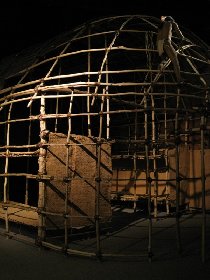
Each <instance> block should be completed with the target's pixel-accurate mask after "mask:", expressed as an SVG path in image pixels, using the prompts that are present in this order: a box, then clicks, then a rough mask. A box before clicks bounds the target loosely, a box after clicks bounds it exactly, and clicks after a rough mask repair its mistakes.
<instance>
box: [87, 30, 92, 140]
mask: <svg viewBox="0 0 210 280" xmlns="http://www.w3.org/2000/svg"><path fill="white" fill-rule="evenodd" d="M88 35H89V36H88V50H90V48H91V42H90V27H89V29H88ZM90 62H91V56H90V52H88V88H87V93H88V96H87V112H88V136H89V137H91V134H92V133H91V122H90V114H89V113H90V96H89V95H90V85H89V83H90V74H89V73H90Z"/></svg>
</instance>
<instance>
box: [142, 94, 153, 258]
mask: <svg viewBox="0 0 210 280" xmlns="http://www.w3.org/2000/svg"><path fill="white" fill-rule="evenodd" d="M144 136H145V157H146V189H147V196H148V204H147V208H148V222H149V224H148V227H149V228H148V258H149V261H151V260H152V215H151V182H152V181H151V177H150V168H149V135H148V113H147V95H146V94H145V96H144Z"/></svg>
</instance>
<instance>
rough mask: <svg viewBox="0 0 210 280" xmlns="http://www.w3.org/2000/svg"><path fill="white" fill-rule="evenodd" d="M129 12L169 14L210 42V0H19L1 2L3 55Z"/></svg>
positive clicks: (0, 43)
mask: <svg viewBox="0 0 210 280" xmlns="http://www.w3.org/2000/svg"><path fill="white" fill-rule="evenodd" d="M128 14H138V15H148V16H155V17H158V18H159V17H160V15H170V16H172V17H173V18H174V19H175V20H176V22H177V23H178V24H179V26H180V27H182V26H184V27H186V28H188V29H190V30H191V31H192V32H193V33H195V34H196V35H197V36H199V37H200V38H201V39H203V40H204V41H205V42H206V43H207V44H208V45H210V0H200V1H192V0H191V1H188V0H182V1H175V0H173V1H171V0H153V1H152V0H121V1H119V0H106V1H103V0H97V1H96V0H57V1H56V0H36V1H35V0H28V1H27V0H16V1H8V2H4V1H2V2H1V4H0V39H1V40H0V58H2V57H4V56H7V55H9V54H11V53H16V52H18V51H20V50H23V49H24V48H26V47H28V46H31V45H33V44H36V43H38V42H42V41H45V40H46V39H49V38H51V37H53V36H56V35H57V34H59V33H62V32H65V31H67V30H71V29H73V28H74V27H76V26H77V25H80V24H82V23H84V22H86V21H90V20H94V19H98V18H101V17H106V16H115V15H116V16H117V15H128Z"/></svg>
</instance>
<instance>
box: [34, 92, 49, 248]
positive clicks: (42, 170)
mask: <svg viewBox="0 0 210 280" xmlns="http://www.w3.org/2000/svg"><path fill="white" fill-rule="evenodd" d="M43 115H45V97H44V94H42V96H41V104H40V148H39V159H38V164H39V170H38V174H39V175H40V176H42V175H44V174H46V154H47V147H46V146H43V144H46V143H47V142H48V141H47V138H46V136H47V135H46V131H47V130H46V120H45V119H42V116H43ZM45 195H46V185H45V182H44V181H42V180H40V182H39V201H38V208H39V210H40V211H39V213H38V240H37V241H38V243H39V244H40V245H41V242H42V241H43V240H45V235H46V221H45V216H44V215H43V213H42V211H44V210H45Z"/></svg>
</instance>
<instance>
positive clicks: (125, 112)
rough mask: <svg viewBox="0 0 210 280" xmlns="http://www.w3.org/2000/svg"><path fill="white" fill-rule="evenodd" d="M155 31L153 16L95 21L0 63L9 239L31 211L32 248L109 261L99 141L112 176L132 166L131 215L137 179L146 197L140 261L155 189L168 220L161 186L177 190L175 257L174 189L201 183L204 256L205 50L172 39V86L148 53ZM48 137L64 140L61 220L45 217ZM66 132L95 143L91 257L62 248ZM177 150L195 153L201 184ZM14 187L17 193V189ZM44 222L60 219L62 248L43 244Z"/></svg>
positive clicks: (194, 41)
mask: <svg viewBox="0 0 210 280" xmlns="http://www.w3.org/2000/svg"><path fill="white" fill-rule="evenodd" d="M158 25H159V19H157V18H155V17H150V16H142V15H129V16H117V17H110V18H104V19H99V20H95V21H93V22H89V23H88V24H84V25H82V26H79V27H78V28H76V29H74V30H73V31H71V32H67V33H65V34H61V35H60V36H58V37H56V38H52V40H49V41H47V42H46V43H44V44H41V45H37V46H34V48H29V49H27V50H25V52H22V53H20V54H18V55H16V56H15V57H13V56H11V57H8V58H5V59H4V60H2V62H1V65H0V75H1V77H2V79H3V80H4V86H3V87H2V89H1V91H0V109H1V112H0V133H1V135H2V136H1V143H0V159H1V170H0V178H1V195H2V197H1V205H2V210H1V211H0V215H1V218H3V219H4V221H5V233H6V234H7V235H10V234H12V233H11V230H10V226H9V224H10V221H11V219H12V217H13V215H15V213H16V212H20V213H23V212H21V211H24V213H23V214H20V216H19V218H17V217H16V218H15V219H16V222H17V223H18V222H21V219H24V221H23V223H27V222H26V220H27V215H26V213H31V214H28V215H29V216H30V218H29V219H31V221H32V220H33V221H34V224H33V222H30V224H31V225H33V226H34V225H35V226H37V225H38V233H37V238H36V242H37V243H38V244H39V245H41V246H47V247H50V248H53V249H59V250H64V251H65V252H66V253H69V254H79V255H84V256H97V257H101V256H106V255H109V254H106V252H103V251H102V249H101V231H100V220H101V212H100V192H101V186H102V181H103V180H102V175H101V170H102V169H101V168H102V167H101V165H102V163H101V154H102V151H101V149H102V145H103V143H104V141H105V142H106V143H109V144H110V145H111V146H112V154H111V156H112V163H113V172H114V174H117V173H115V170H118V171H119V170H123V169H124V170H125V169H127V170H129V168H130V170H131V169H132V172H133V173H132V178H130V182H131V181H132V182H134V183H133V185H132V186H133V193H132V201H133V202H134V210H136V207H137V206H136V203H137V200H138V199H137V196H138V181H143V182H144V184H145V191H144V193H143V194H142V193H140V194H141V195H142V196H144V198H146V200H147V218H148V250H147V252H146V254H145V255H146V256H148V257H149V259H151V257H152V220H153V218H156V217H158V199H159V198H160V196H161V195H160V191H159V189H160V185H163V186H164V194H165V195H164V196H163V197H164V201H165V202H166V207H167V214H170V213H169V206H170V203H171V199H170V194H169V188H170V186H173V187H174V186H175V199H174V202H175V208H176V215H175V218H176V225H177V246H178V249H179V251H181V242H180V223H179V218H180V213H181V212H180V192H181V191H182V183H183V182H185V181H187V182H189V181H193V180H198V179H199V180H200V182H201V185H202V195H201V196H202V206H201V208H202V213H203V234H202V236H203V238H202V259H203V261H204V260H205V219H206V205H205V199H206V190H205V180H206V171H205V157H204V151H205V149H208V148H209V143H208V141H207V139H208V135H209V126H208V125H209V116H208V110H209V74H210V72H209V70H210V68H209V57H208V55H207V46H206V45H205V43H204V42H202V41H201V40H200V39H199V38H197V37H196V36H195V35H194V34H192V33H191V32H190V31H189V30H182V31H183V33H184V35H185V38H186V39H185V40H184V42H183V45H182V46H181V47H180V46H179V40H178V38H176V37H173V45H174V47H175V49H176V50H177V53H178V57H179V60H180V65H181V74H182V77H184V79H186V80H187V81H188V83H187V84H186V85H184V87H183V88H181V89H179V88H178V87H177V83H176V79H175V76H174V71H173V67H172V66H171V63H170V62H171V61H170V60H168V61H167V62H166V64H165V66H164V68H163V69H160V68H159V63H158V54H157V51H156V46H155V44H156V33H157V27H158ZM52 132H53V133H63V134H64V135H66V143H65V147H66V163H65V166H66V176H65V178H63V182H64V184H65V186H66V187H65V191H64V193H63V195H64V204H63V213H62V214H60V213H49V212H47V211H46V188H47V185H48V183H47V182H51V181H53V180H54V178H51V177H50V176H48V174H47V170H46V157H47V153H48V151H49V148H50V147H51V146H53V145H56V144H50V143H49V141H48V136H49V134H50V133H52ZM72 134H76V135H84V136H86V137H89V138H91V137H92V138H94V139H95V142H94V145H95V147H96V159H95V160H96V172H95V200H94V203H95V215H94V217H92V218H93V219H94V221H95V222H94V226H95V232H96V249H95V252H86V251H85V250H83V251H77V250H74V249H70V248H69V247H71V246H70V245H69V226H68V220H69V219H71V218H72V217H71V214H70V213H69V211H68V195H69V192H70V191H71V180H72V177H71V174H70V172H69V165H70V162H69V161H70V159H71V157H70V147H71V145H75V143H72V142H71V135H72ZM57 145H63V144H57ZM78 145H80V144H78ZM180 147H185V148H186V149H188V150H189V149H191V150H193V149H200V151H201V157H200V166H201V167H200V168H201V172H200V176H199V178H193V177H189V176H187V175H186V174H183V173H182V169H181V168H180V164H181V162H180V158H182V155H181V152H180V151H182V149H181V148H180ZM171 151H173V156H172V157H174V158H175V161H174V165H173V168H174V169H175V170H173V172H174V173H173V177H170V176H169V174H170V168H171V166H170V163H169V158H170V156H169V153H170V152H171ZM182 160H183V158H182ZM118 164H119V166H118V167H116V166H117V165H118ZM123 164H124V166H123ZM129 166H132V168H131V167H129ZM115 167H116V168H115ZM139 170H140V171H141V172H143V174H144V176H143V178H139V174H138V172H139ZM116 172H117V171H116ZM207 172H208V171H207ZM163 173H164V178H163V176H162V174H163ZM116 176H117V175H116ZM83 179H84V180H87V178H83ZM115 180H116V181H117V183H116V182H115ZM112 182H113V187H112V191H116V192H117V195H118V194H119V193H118V184H119V178H118V179H117V177H113V181H112ZM19 185H21V188H22V190H21V189H19V190H18V191H16V190H15V189H17V188H20V187H19ZM20 193H22V196H21V197H19V195H20ZM23 193H24V195H23ZM34 197H35V200H34ZM124 197H125V196H124ZM185 198H186V197H185ZM15 199H17V200H15ZM14 201H15V202H14ZM152 204H153V205H154V212H153V210H152ZM49 215H61V216H62V217H63V223H64V232H63V236H64V243H63V244H62V245H60V246H59V245H57V244H54V243H53V242H48V241H47V240H48V238H47V236H46V219H47V218H48V217H49ZM32 216H33V217H32ZM37 221H38V224H37ZM111 255H113V254H111Z"/></svg>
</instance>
